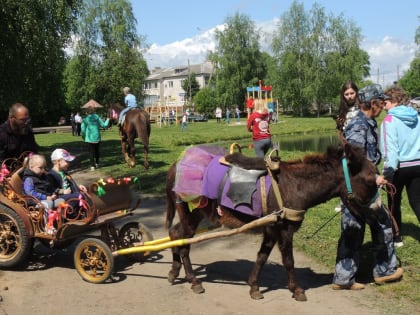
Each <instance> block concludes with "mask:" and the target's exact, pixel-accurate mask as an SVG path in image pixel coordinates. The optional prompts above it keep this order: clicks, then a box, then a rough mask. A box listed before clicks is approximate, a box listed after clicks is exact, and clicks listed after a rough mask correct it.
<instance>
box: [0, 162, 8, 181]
mask: <svg viewBox="0 0 420 315" xmlns="http://www.w3.org/2000/svg"><path fill="white" fill-rule="evenodd" d="M9 174H10V171H9V170H8V169H7V166H6V165H5V164H3V165H2V166H1V171H0V183H2V182H3V181H4V180H5V179H6V177H7V175H9Z"/></svg>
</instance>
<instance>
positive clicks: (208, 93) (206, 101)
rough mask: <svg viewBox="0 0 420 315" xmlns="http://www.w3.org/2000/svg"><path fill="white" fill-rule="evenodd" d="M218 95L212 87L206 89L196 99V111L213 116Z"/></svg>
mask: <svg viewBox="0 0 420 315" xmlns="http://www.w3.org/2000/svg"><path fill="white" fill-rule="evenodd" d="M215 104H217V102H216V93H215V90H214V89H213V88H212V87H204V88H202V89H201V90H200V91H198V92H197V94H196V95H195V97H194V107H195V110H196V111H198V112H200V113H205V114H207V115H212V114H213V113H214V110H215V108H216V107H215Z"/></svg>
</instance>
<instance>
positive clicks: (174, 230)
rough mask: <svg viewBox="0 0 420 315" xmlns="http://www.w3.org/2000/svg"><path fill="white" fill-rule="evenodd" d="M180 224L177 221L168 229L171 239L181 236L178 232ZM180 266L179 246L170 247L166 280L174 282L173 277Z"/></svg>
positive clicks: (177, 272)
mask: <svg viewBox="0 0 420 315" xmlns="http://www.w3.org/2000/svg"><path fill="white" fill-rule="evenodd" d="M180 230H181V224H179V223H177V224H175V225H174V226H172V227H171V228H170V229H169V237H170V238H171V240H175V239H180V238H182V234H181V233H180ZM181 267H182V260H181V255H180V251H179V247H172V267H171V270H170V271H169V274H168V281H169V282H170V283H174V282H175V279H176V278H178V276H179V271H180V270H181Z"/></svg>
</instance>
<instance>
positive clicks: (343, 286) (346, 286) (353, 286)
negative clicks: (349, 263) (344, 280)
mask: <svg viewBox="0 0 420 315" xmlns="http://www.w3.org/2000/svg"><path fill="white" fill-rule="evenodd" d="M331 288H332V289H333V290H363V289H364V288H365V285H364V284H362V283H358V282H355V283H353V284H337V283H333V284H332V286H331Z"/></svg>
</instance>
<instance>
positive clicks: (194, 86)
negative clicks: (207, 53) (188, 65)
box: [182, 72, 200, 102]
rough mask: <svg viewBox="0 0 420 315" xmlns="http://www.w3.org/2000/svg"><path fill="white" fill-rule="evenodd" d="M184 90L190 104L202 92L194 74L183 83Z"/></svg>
mask: <svg viewBox="0 0 420 315" xmlns="http://www.w3.org/2000/svg"><path fill="white" fill-rule="evenodd" d="M182 89H183V90H184V91H185V95H186V97H187V99H188V100H189V101H190V102H191V100H193V99H194V97H195V95H196V94H197V93H198V91H200V84H198V82H197V80H196V78H195V73H194V72H191V73H190V74H189V75H188V78H187V79H186V80H184V81H182Z"/></svg>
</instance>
